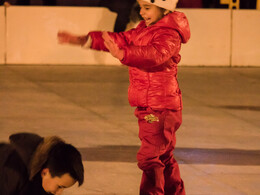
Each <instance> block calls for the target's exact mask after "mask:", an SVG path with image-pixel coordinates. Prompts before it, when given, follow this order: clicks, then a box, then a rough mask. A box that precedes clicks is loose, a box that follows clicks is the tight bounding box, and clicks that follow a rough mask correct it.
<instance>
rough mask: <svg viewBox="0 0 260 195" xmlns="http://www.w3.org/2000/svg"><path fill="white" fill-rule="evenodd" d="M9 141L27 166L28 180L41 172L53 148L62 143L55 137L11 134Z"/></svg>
mask: <svg viewBox="0 0 260 195" xmlns="http://www.w3.org/2000/svg"><path fill="white" fill-rule="evenodd" d="M9 139H10V143H11V145H13V146H14V148H15V150H16V151H17V152H18V154H19V155H20V157H21V158H22V160H23V162H24V163H25V164H26V165H27V169H28V173H29V179H30V180H32V178H33V177H34V176H35V175H36V174H37V173H39V171H41V169H42V167H43V165H44V164H45V163H46V162H47V160H48V154H49V152H50V150H51V149H52V148H53V146H55V145H56V144H57V143H61V142H64V141H63V140H62V139H61V138H59V137H56V136H50V137H46V138H43V137H40V136H38V135H36V134H32V133H18V134H13V135H11V136H10V138H9Z"/></svg>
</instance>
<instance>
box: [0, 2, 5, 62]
mask: <svg viewBox="0 0 260 195" xmlns="http://www.w3.org/2000/svg"><path fill="white" fill-rule="evenodd" d="M4 13H5V10H4V7H3V6H0V64H4V63H5V16H4Z"/></svg>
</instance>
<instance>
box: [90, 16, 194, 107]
mask: <svg viewBox="0 0 260 195" xmlns="http://www.w3.org/2000/svg"><path fill="white" fill-rule="evenodd" d="M109 35H110V36H111V37H112V38H113V39H114V41H115V42H116V43H117V44H118V46H119V48H121V49H123V50H124V52H125V55H124V59H123V60H122V61H121V62H122V64H124V65H127V66H129V79H130V86H129V89H128V99H129V103H130V105H131V106H138V107H151V108H153V109H155V110H162V109H171V110H181V109H182V98H181V91H180V89H179V85H178V81H177V64H178V63H179V61H180V59H181V57H180V54H179V52H180V49H181V43H186V42H187V41H188V40H189V38H190V29H189V24H188V20H187V18H186V16H185V15H184V13H181V12H177V11H175V12H172V13H170V14H168V15H166V16H164V17H163V18H162V19H161V20H159V21H158V22H157V23H156V24H153V25H151V26H148V27H147V26H146V25H145V22H144V21H141V22H140V24H139V25H138V26H137V27H136V28H135V29H132V30H129V31H126V32H120V33H112V32H110V33H109ZM89 36H90V37H91V38H92V45H91V48H92V49H96V50H104V51H107V49H106V47H105V45H104V41H103V39H102V32H98V31H95V32H94V31H93V32H90V33H89Z"/></svg>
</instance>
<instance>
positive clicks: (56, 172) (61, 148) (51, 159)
mask: <svg viewBox="0 0 260 195" xmlns="http://www.w3.org/2000/svg"><path fill="white" fill-rule="evenodd" d="M43 168H49V170H50V174H51V176H52V177H55V176H57V177H61V176H62V175H63V174H66V173H68V174H69V175H70V176H71V177H72V178H74V179H75V180H76V181H78V183H79V186H80V185H82V184H83V182H84V168H83V164H82V159H81V154H80V152H79V151H78V150H77V149H76V148H75V147H74V146H72V145H71V144H66V143H63V142H61V143H57V144H56V145H55V146H53V148H52V149H51V151H50V152H49V155H48V160H47V162H46V163H45V165H44V166H43Z"/></svg>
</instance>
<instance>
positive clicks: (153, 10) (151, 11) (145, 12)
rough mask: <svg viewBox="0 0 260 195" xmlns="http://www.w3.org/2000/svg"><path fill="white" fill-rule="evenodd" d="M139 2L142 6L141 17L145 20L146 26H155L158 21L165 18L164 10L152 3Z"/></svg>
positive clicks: (140, 0)
mask: <svg viewBox="0 0 260 195" xmlns="http://www.w3.org/2000/svg"><path fill="white" fill-rule="evenodd" d="M137 1H138V4H139V6H140V15H141V16H142V18H143V19H144V21H145V23H146V26H150V25H152V24H155V23H156V22H157V21H159V20H160V19H162V18H163V16H164V13H163V9H162V8H160V7H157V6H156V5H153V4H151V3H147V2H146V1H143V0H137Z"/></svg>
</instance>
